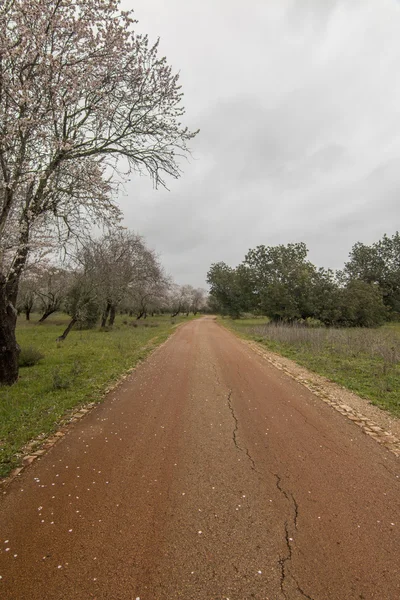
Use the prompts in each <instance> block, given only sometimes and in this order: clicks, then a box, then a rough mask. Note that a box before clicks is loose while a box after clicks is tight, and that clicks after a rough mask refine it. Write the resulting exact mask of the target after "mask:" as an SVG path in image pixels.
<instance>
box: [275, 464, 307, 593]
mask: <svg viewBox="0 0 400 600" xmlns="http://www.w3.org/2000/svg"><path fill="white" fill-rule="evenodd" d="M274 476H275V478H276V487H277V489H278V490H279V492H280V493H281V494H282V495H283V496H284V497H285V498H286V500H287V501H288V502H289V503H290V504H291V505H292V509H293V525H294V528H295V530H296V531H297V526H298V518H299V505H298V504H297V501H296V499H295V497H294V495H293V494H292V492H287V491H286V490H285V489H284V488H283V487H282V484H281V482H282V478H281V477H280V475H278V474H277V473H274ZM285 542H286V548H287V554H286V556H281V557H280V558H279V560H278V564H279V567H280V570H281V579H280V588H281V592H282V594H283V596H284V597H285V598H288V595H287V593H286V591H285V581H286V577H287V563H288V562H290V561H291V560H292V542H293V538H292V537H290V533H289V524H288V522H287V521H285ZM290 577H291V578H292V580H293V581H294V583H295V584H296V588H297V591H298V592H299V593H300V594H301V595H302V596H303V597H304V598H307V600H314V599H313V598H312V597H311V596H309V595H308V594H306V592H305V591H304V590H303V589H302V588H301V587H300V584H299V583H298V581H297V580H296V578H295V577H294V575H293V574H292V573H290Z"/></svg>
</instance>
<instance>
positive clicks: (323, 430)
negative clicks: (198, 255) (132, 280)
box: [0, 318, 400, 600]
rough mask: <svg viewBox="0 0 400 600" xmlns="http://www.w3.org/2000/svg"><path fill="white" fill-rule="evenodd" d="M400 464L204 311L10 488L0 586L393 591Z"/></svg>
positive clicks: (170, 591) (204, 599)
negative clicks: (201, 316) (206, 315)
mask: <svg viewBox="0 0 400 600" xmlns="http://www.w3.org/2000/svg"><path fill="white" fill-rule="evenodd" d="M99 368H101V365H99ZM399 473H400V469H399V461H398V459H396V457H395V456H393V455H392V454H390V453H389V452H388V451H387V450H385V449H384V448H383V447H382V446H380V445H378V444H377V443H376V442H375V441H374V440H373V439H371V438H368V437H367V436H365V435H364V434H363V433H362V432H361V430H360V429H359V428H358V427H357V426H356V425H354V424H353V423H352V422H351V421H349V420H347V419H346V418H344V417H343V416H342V415H340V414H338V413H337V412H335V411H334V410H333V409H332V408H331V407H329V406H327V405H326V404H324V403H323V402H321V400H320V399H318V398H316V397H315V396H313V394H312V393H311V392H309V391H308V390H306V389H305V388H303V387H302V386H301V385H300V384H298V383H296V382H295V381H293V380H291V379H289V378H288V377H287V376H285V375H284V374H283V373H282V372H280V371H278V370H276V369H275V368H274V367H272V366H271V365H269V364H268V363H267V362H266V361H265V360H263V359H262V358H261V357H260V356H258V355H257V354H255V353H254V352H253V351H252V350H251V349H250V348H249V347H248V346H247V345H246V344H245V343H243V342H241V341H240V340H238V339H236V338H235V337H234V336H233V335H232V334H231V333H229V332H228V331H226V330H224V329H223V328H221V327H220V326H218V325H217V324H216V323H215V322H213V321H212V320H211V319H209V318H206V319H201V320H198V321H194V322H191V323H188V324H187V325H185V326H184V327H182V328H180V329H179V330H178V331H177V332H176V333H175V335H174V336H173V337H172V338H171V339H170V340H169V341H168V342H167V343H166V344H164V345H163V346H162V347H160V348H159V349H158V350H157V351H156V352H155V353H154V354H153V355H152V356H151V357H150V358H149V359H148V360H147V361H146V362H145V363H143V364H142V365H141V366H140V367H139V368H138V369H137V370H136V371H135V372H134V373H133V375H131V376H130V378H128V379H127V380H125V382H124V383H123V385H122V386H121V387H120V388H119V389H118V390H116V391H114V392H113V393H111V394H110V396H109V398H108V399H107V401H106V402H105V403H104V404H102V405H100V406H98V407H97V408H96V409H95V410H93V411H92V412H91V413H89V414H88V415H87V416H86V417H85V418H84V419H83V420H82V421H81V422H80V423H79V424H77V425H75V426H73V427H71V429H70V431H69V432H68V434H67V435H66V436H65V437H64V438H63V439H61V441H60V442H59V443H58V444H56V446H54V447H53V448H52V449H51V450H50V451H49V452H48V454H47V455H45V456H44V457H43V458H41V459H40V460H38V461H36V463H34V464H33V465H32V466H31V467H30V468H28V469H27V470H26V471H25V472H24V473H23V474H22V475H21V476H20V477H18V478H17V479H16V480H15V481H14V482H13V483H12V484H11V485H10V486H9V487H8V488H7V490H6V491H5V493H4V494H3V496H2V498H0V511H1V513H0V515H1V516H0V576H1V580H0V597H1V598H2V599H3V600H5V599H7V600H8V599H13V600H36V599H37V600H56V599H57V600H59V599H66V600H70V599H79V600H86V599H90V598H96V599H97V600H100V599H101V600H103V599H110V600H131V599H133V600H137V599H139V598H140V600H173V599H176V598H179V599H182V600H228V599H229V600H250V599H251V600H253V599H255V600H281V599H282V600H284V599H289V600H297V599H299V600H303V599H304V598H308V599H313V600H352V599H358V600H360V599H364V600H370V599H377V600H397V599H399V598H400V564H399V555H400V535H399V530H400V494H399V482H400V479H399Z"/></svg>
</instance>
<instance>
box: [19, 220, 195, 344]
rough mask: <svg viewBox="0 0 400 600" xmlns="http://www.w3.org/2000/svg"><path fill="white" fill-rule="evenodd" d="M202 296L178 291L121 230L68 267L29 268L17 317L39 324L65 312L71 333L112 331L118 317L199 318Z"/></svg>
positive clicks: (83, 250) (90, 243) (152, 257)
mask: <svg viewBox="0 0 400 600" xmlns="http://www.w3.org/2000/svg"><path fill="white" fill-rule="evenodd" d="M205 302H206V294H205V291H204V290H203V289H201V288H198V289H196V288H194V287H193V286H191V285H182V286H179V285H177V284H175V283H174V282H173V281H172V279H171V278H170V277H169V276H168V275H167V274H166V273H165V271H164V268H163V267H162V265H161V263H160V260H159V258H158V257H157V255H156V253H155V252H154V251H153V250H150V249H149V248H148V247H147V246H146V243H145V241H144V239H143V238H142V237H141V236H139V235H137V234H135V233H133V232H130V231H127V230H124V229H114V230H111V231H109V232H108V233H107V234H105V235H103V236H102V237H100V238H98V239H87V240H86V242H85V244H83V245H80V247H79V248H78V250H77V251H76V252H75V253H74V254H73V256H72V257H70V260H69V262H68V263H67V264H65V263H63V264H56V263H54V261H51V260H43V259H42V260H40V261H39V262H33V263H32V264H31V265H28V266H27V268H26V269H25V271H24V274H23V276H22V278H21V282H20V286H19V291H18V297H17V304H16V307H17V312H18V313H23V314H24V315H25V318H26V319H27V320H30V318H31V313H32V312H33V311H36V312H38V313H39V314H40V318H39V319H38V323H43V322H44V321H45V320H46V319H47V318H48V317H49V316H50V315H52V314H53V313H55V312H58V311H64V312H66V313H67V314H68V315H70V317H71V321H70V323H69V324H68V327H67V328H66V330H65V331H64V333H63V334H62V335H61V336H60V338H59V340H64V339H65V338H66V337H67V335H68V333H69V332H70V331H71V329H72V327H74V326H76V327H78V328H81V329H90V328H92V327H95V326H96V325H97V324H100V326H101V327H106V326H108V327H112V326H113V325H114V321H115V316H116V314H117V313H118V312H120V313H123V314H128V315H130V316H135V317H136V319H137V320H139V319H146V318H147V316H148V315H149V314H151V315H154V314H160V313H165V312H168V313H169V314H171V315H172V316H177V315H178V314H179V313H185V314H187V315H188V314H189V313H190V312H193V313H194V314H197V313H198V312H199V311H200V310H203V309H204V308H205Z"/></svg>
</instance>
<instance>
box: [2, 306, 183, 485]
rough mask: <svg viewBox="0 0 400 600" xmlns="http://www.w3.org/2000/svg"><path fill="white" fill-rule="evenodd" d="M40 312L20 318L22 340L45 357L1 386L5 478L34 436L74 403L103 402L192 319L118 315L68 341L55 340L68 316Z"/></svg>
mask: <svg viewBox="0 0 400 600" xmlns="http://www.w3.org/2000/svg"><path fill="white" fill-rule="evenodd" d="M37 319H38V315H32V316H31V321H30V322H26V321H25V320H24V319H23V318H21V319H20V320H19V322H18V327H17V339H18V343H19V344H20V346H21V348H22V349H23V351H26V350H27V349H29V348H34V349H35V350H37V351H39V352H40V353H41V354H43V358H42V359H41V360H40V361H39V362H38V363H37V364H36V365H34V366H29V367H21V369H20V378H19V380H18V382H17V383H16V384H15V385H14V386H12V387H10V388H8V387H3V388H0V477H4V476H6V475H7V474H8V473H9V472H10V471H11V470H12V468H14V467H15V466H17V465H18V464H19V462H20V460H21V449H22V448H23V446H24V445H25V444H26V443H27V442H28V441H29V440H32V439H36V438H37V437H38V436H41V435H43V436H45V435H47V434H49V433H51V432H52V431H55V430H56V429H57V425H58V424H59V422H60V420H61V419H62V418H63V417H65V415H68V412H69V411H71V410H72V409H73V408H74V407H77V406H80V405H82V404H86V403H89V402H94V401H99V400H101V398H102V395H103V394H104V391H105V389H106V388H107V387H108V385H109V384H110V382H114V381H116V380H118V378H119V377H121V375H122V374H123V373H124V372H126V371H127V370H128V369H129V368H131V367H133V366H134V365H135V364H136V363H137V362H138V361H139V360H141V359H143V358H145V357H146V356H147V355H148V354H149V352H150V351H151V350H152V349H153V348H155V347H156V346H157V345H159V344H161V343H162V342H163V341H165V340H166V339H167V337H168V336H169V335H170V334H171V333H172V332H173V331H174V327H176V324H178V323H180V322H182V321H186V320H188V318H185V317H176V318H174V319H172V320H171V318H170V317H168V316H161V317H159V316H157V317H152V318H151V317H149V318H147V319H146V320H145V321H139V322H137V323H136V321H135V319H134V318H125V317H118V318H117V320H116V325H114V327H113V328H112V329H110V330H108V331H107V330H104V331H101V330H100V329H99V328H96V329H93V330H88V331H78V330H72V331H71V332H70V334H69V335H68V337H67V339H66V340H65V341H64V342H56V338H57V337H58V336H59V335H61V333H62V332H63V331H64V329H65V327H66V325H67V323H68V321H69V317H68V316H67V315H63V314H60V313H58V314H55V315H53V316H52V317H49V318H48V319H47V321H45V322H44V323H43V324H41V325H38V324H37Z"/></svg>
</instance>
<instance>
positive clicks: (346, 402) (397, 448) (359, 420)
mask: <svg viewBox="0 0 400 600" xmlns="http://www.w3.org/2000/svg"><path fill="white" fill-rule="evenodd" d="M243 341H244V342H245V344H247V345H248V346H249V347H250V348H251V349H252V350H254V351H255V352H256V353H257V354H259V355H260V356H262V357H263V358H264V359H265V360H267V361H268V362H269V363H270V364H272V365H273V366H274V367H275V368H276V369H279V370H280V371H283V372H284V373H285V375H288V377H290V378H291V379H294V380H295V381H297V382H298V383H300V384H301V385H303V386H304V387H306V388H307V389H308V390H310V392H312V393H313V394H314V395H316V396H318V397H319V398H320V399H321V400H322V401H323V402H325V403H326V404H328V405H329V406H332V408H334V409H335V410H336V411H338V412H339V413H340V414H341V415H343V416H345V417H347V418H348V419H350V421H353V423H355V424H356V425H358V427H360V428H361V429H362V431H363V432H364V433H365V434H366V435H368V436H370V437H371V438H373V439H374V440H375V441H376V442H378V443H379V444H381V445H382V446H384V447H385V448H386V449H387V450H389V451H390V452H391V453H392V454H394V455H395V456H397V457H400V437H398V436H397V435H395V434H393V433H392V432H391V431H388V430H387V426H388V424H389V422H390V421H392V423H393V424H395V425H396V427H395V428H396V429H398V430H399V431H400V420H399V419H396V417H392V416H390V417H389V415H388V414H387V413H385V412H384V411H383V410H382V409H379V408H378V407H375V406H374V407H373V412H374V417H375V420H372V419H371V418H370V417H368V416H366V415H365V414H364V413H362V412H360V411H359V410H357V408H355V405H356V406H360V405H364V408H365V409H367V410H365V412H371V409H372V405H371V403H370V402H369V401H368V400H366V399H364V398H361V397H360V396H357V395H356V394H354V393H353V392H351V391H350V390H348V389H346V388H344V387H342V386H340V385H338V384H337V383H334V382H333V381H331V380H330V379H327V378H326V377H323V376H322V375H317V374H316V373H313V372H312V371H309V370H308V369H306V368H305V367H303V366H302V365H299V364H298V363H296V362H295V361H293V360H291V359H289V358H286V357H284V356H281V355H279V354H276V353H275V352H271V351H270V350H268V349H266V348H265V347H264V346H262V345H261V344H259V343H257V342H254V341H248V340H243ZM351 404H353V406H351ZM377 421H380V422H381V423H380V424H379V423H378V422H377ZM389 426H390V424H389Z"/></svg>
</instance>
